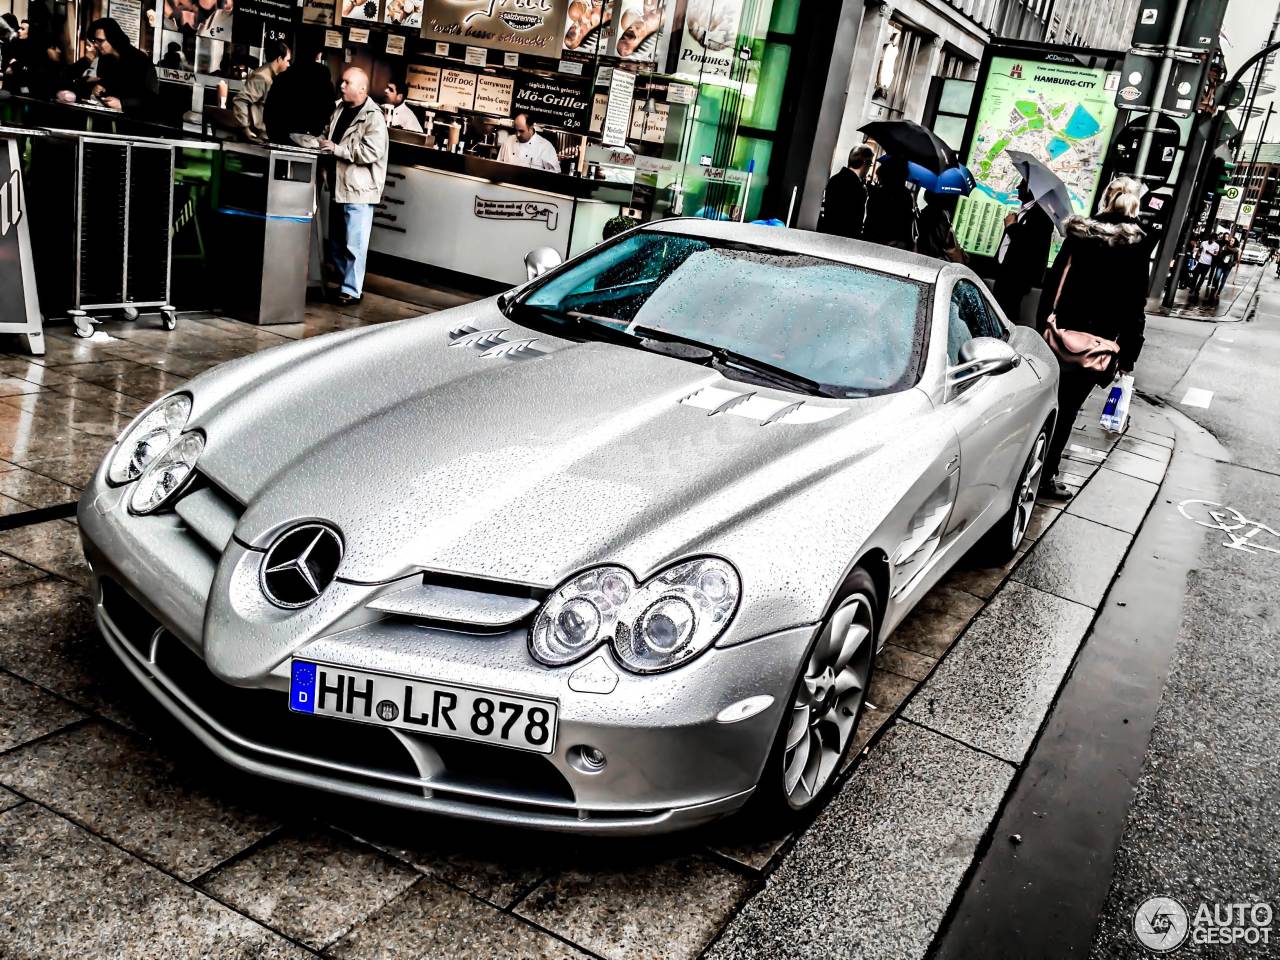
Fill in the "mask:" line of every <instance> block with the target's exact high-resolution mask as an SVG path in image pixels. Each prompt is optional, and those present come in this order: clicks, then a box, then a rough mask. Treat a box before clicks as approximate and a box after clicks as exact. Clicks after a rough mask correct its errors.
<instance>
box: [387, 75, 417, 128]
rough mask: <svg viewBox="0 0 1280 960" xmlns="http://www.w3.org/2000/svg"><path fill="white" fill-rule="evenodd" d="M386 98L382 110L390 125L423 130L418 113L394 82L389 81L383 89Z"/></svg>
mask: <svg viewBox="0 0 1280 960" xmlns="http://www.w3.org/2000/svg"><path fill="white" fill-rule="evenodd" d="M383 93H384V94H385V96H386V100H385V101H383V104H382V112H383V114H384V115H385V116H386V118H387V126H388V127H399V128H400V129H402V130H412V131H413V132H414V133H421V132H422V124H421V122H419V120H418V117H417V115H416V114H415V113H414V112H413V111H412V110H411V109H410V108H409V107H408V106H407V105H406V104H405V102H404V94H403V93H401V92H400V88H399V87H397V86H396V85H395V84H394V83H388V84H387V89H386V90H384V91H383Z"/></svg>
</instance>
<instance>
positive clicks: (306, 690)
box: [289, 660, 316, 713]
mask: <svg viewBox="0 0 1280 960" xmlns="http://www.w3.org/2000/svg"><path fill="white" fill-rule="evenodd" d="M289 709H290V710H297V711H298V712H299V713H314V712H315V709H316V665H315V664H314V663H307V662H306V661H305V660H295V661H293V675H292V680H291V682H290V684H289Z"/></svg>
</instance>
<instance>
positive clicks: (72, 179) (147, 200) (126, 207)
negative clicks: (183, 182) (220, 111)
mask: <svg viewBox="0 0 1280 960" xmlns="http://www.w3.org/2000/svg"><path fill="white" fill-rule="evenodd" d="M183 146H193V147H200V148H205V149H207V147H208V144H206V143H203V142H193V143H187V142H186V141H182V140H167V139H154V138H144V137H127V136H118V135H114V134H101V133H93V134H84V133H77V132H75V131H54V130H51V131H48V135H47V136H45V137H43V138H42V139H41V140H40V141H39V142H38V143H37V144H35V145H34V146H33V163H32V165H31V169H32V180H33V181H34V187H35V189H33V191H32V201H33V202H32V207H33V211H36V210H38V213H39V217H38V222H39V224H40V227H39V236H40V240H39V242H38V243H37V257H36V272H37V276H38V279H39V287H40V299H41V301H42V302H43V303H44V304H45V307H46V309H47V310H49V312H50V313H55V312H65V313H66V314H67V315H68V316H70V317H71V318H72V320H73V321H74V322H75V332H76V336H79V337H89V336H92V335H93V324H94V323H95V322H96V321H95V320H94V318H93V317H92V316H91V315H90V314H91V312H98V311H105V310H122V311H123V312H124V315H125V317H126V319H129V320H136V319H137V317H138V310H139V308H145V307H152V308H158V309H159V311H160V315H161V317H162V318H163V320H164V326H165V328H166V329H168V330H172V329H174V328H175V327H176V326H177V314H176V313H175V311H174V308H173V307H172V306H171V305H170V304H169V275H170V261H171V253H172V250H171V225H172V223H173V169H174V150H175V149H176V148H178V147H183ZM35 219H36V218H33V220H35ZM68 279H70V280H71V282H70V283H68Z"/></svg>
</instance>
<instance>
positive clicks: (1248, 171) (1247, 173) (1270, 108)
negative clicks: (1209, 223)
mask: <svg viewBox="0 0 1280 960" xmlns="http://www.w3.org/2000/svg"><path fill="white" fill-rule="evenodd" d="M1258 73H1259V74H1261V73H1262V70H1261V68H1259V70H1258ZM1275 110H1276V107H1275V104H1274V103H1269V104H1267V115H1266V116H1265V117H1263V118H1262V132H1261V133H1259V134H1258V142H1257V143H1255V144H1254V145H1253V156H1252V157H1251V158H1250V160H1249V165H1248V166H1247V167H1245V170H1244V192H1243V194H1242V196H1241V198H1240V202H1239V203H1238V204H1237V205H1236V215H1235V219H1233V220H1232V221H1231V233H1235V232H1236V227H1237V226H1238V225H1239V223H1240V211H1241V209H1242V208H1243V207H1244V205H1245V203H1246V202H1248V200H1249V188H1250V187H1251V186H1252V184H1251V183H1250V181H1251V180H1253V168H1254V166H1256V165H1257V163H1258V154H1259V153H1260V152H1261V150H1262V141H1263V140H1265V139H1267V126H1268V124H1270V123H1271V114H1273V113H1275ZM1258 199H1259V200H1261V199H1262V191H1258Z"/></svg>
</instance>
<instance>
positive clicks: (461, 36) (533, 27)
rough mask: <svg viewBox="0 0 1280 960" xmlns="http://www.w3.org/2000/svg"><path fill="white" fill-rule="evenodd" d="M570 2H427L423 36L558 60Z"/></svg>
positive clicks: (423, 21) (507, 0)
mask: <svg viewBox="0 0 1280 960" xmlns="http://www.w3.org/2000/svg"><path fill="white" fill-rule="evenodd" d="M568 11H569V0H426V9H425V11H424V14H423V18H422V36H423V37H425V38H427V39H429V40H450V41H454V42H457V43H474V44H478V45H480V46H483V47H487V48H488V49H490V50H510V51H513V52H515V53H531V54H534V55H536V56H540V57H559V56H560V50H561V49H562V48H563V46H564V37H565V24H566V21H567V19H568Z"/></svg>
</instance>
